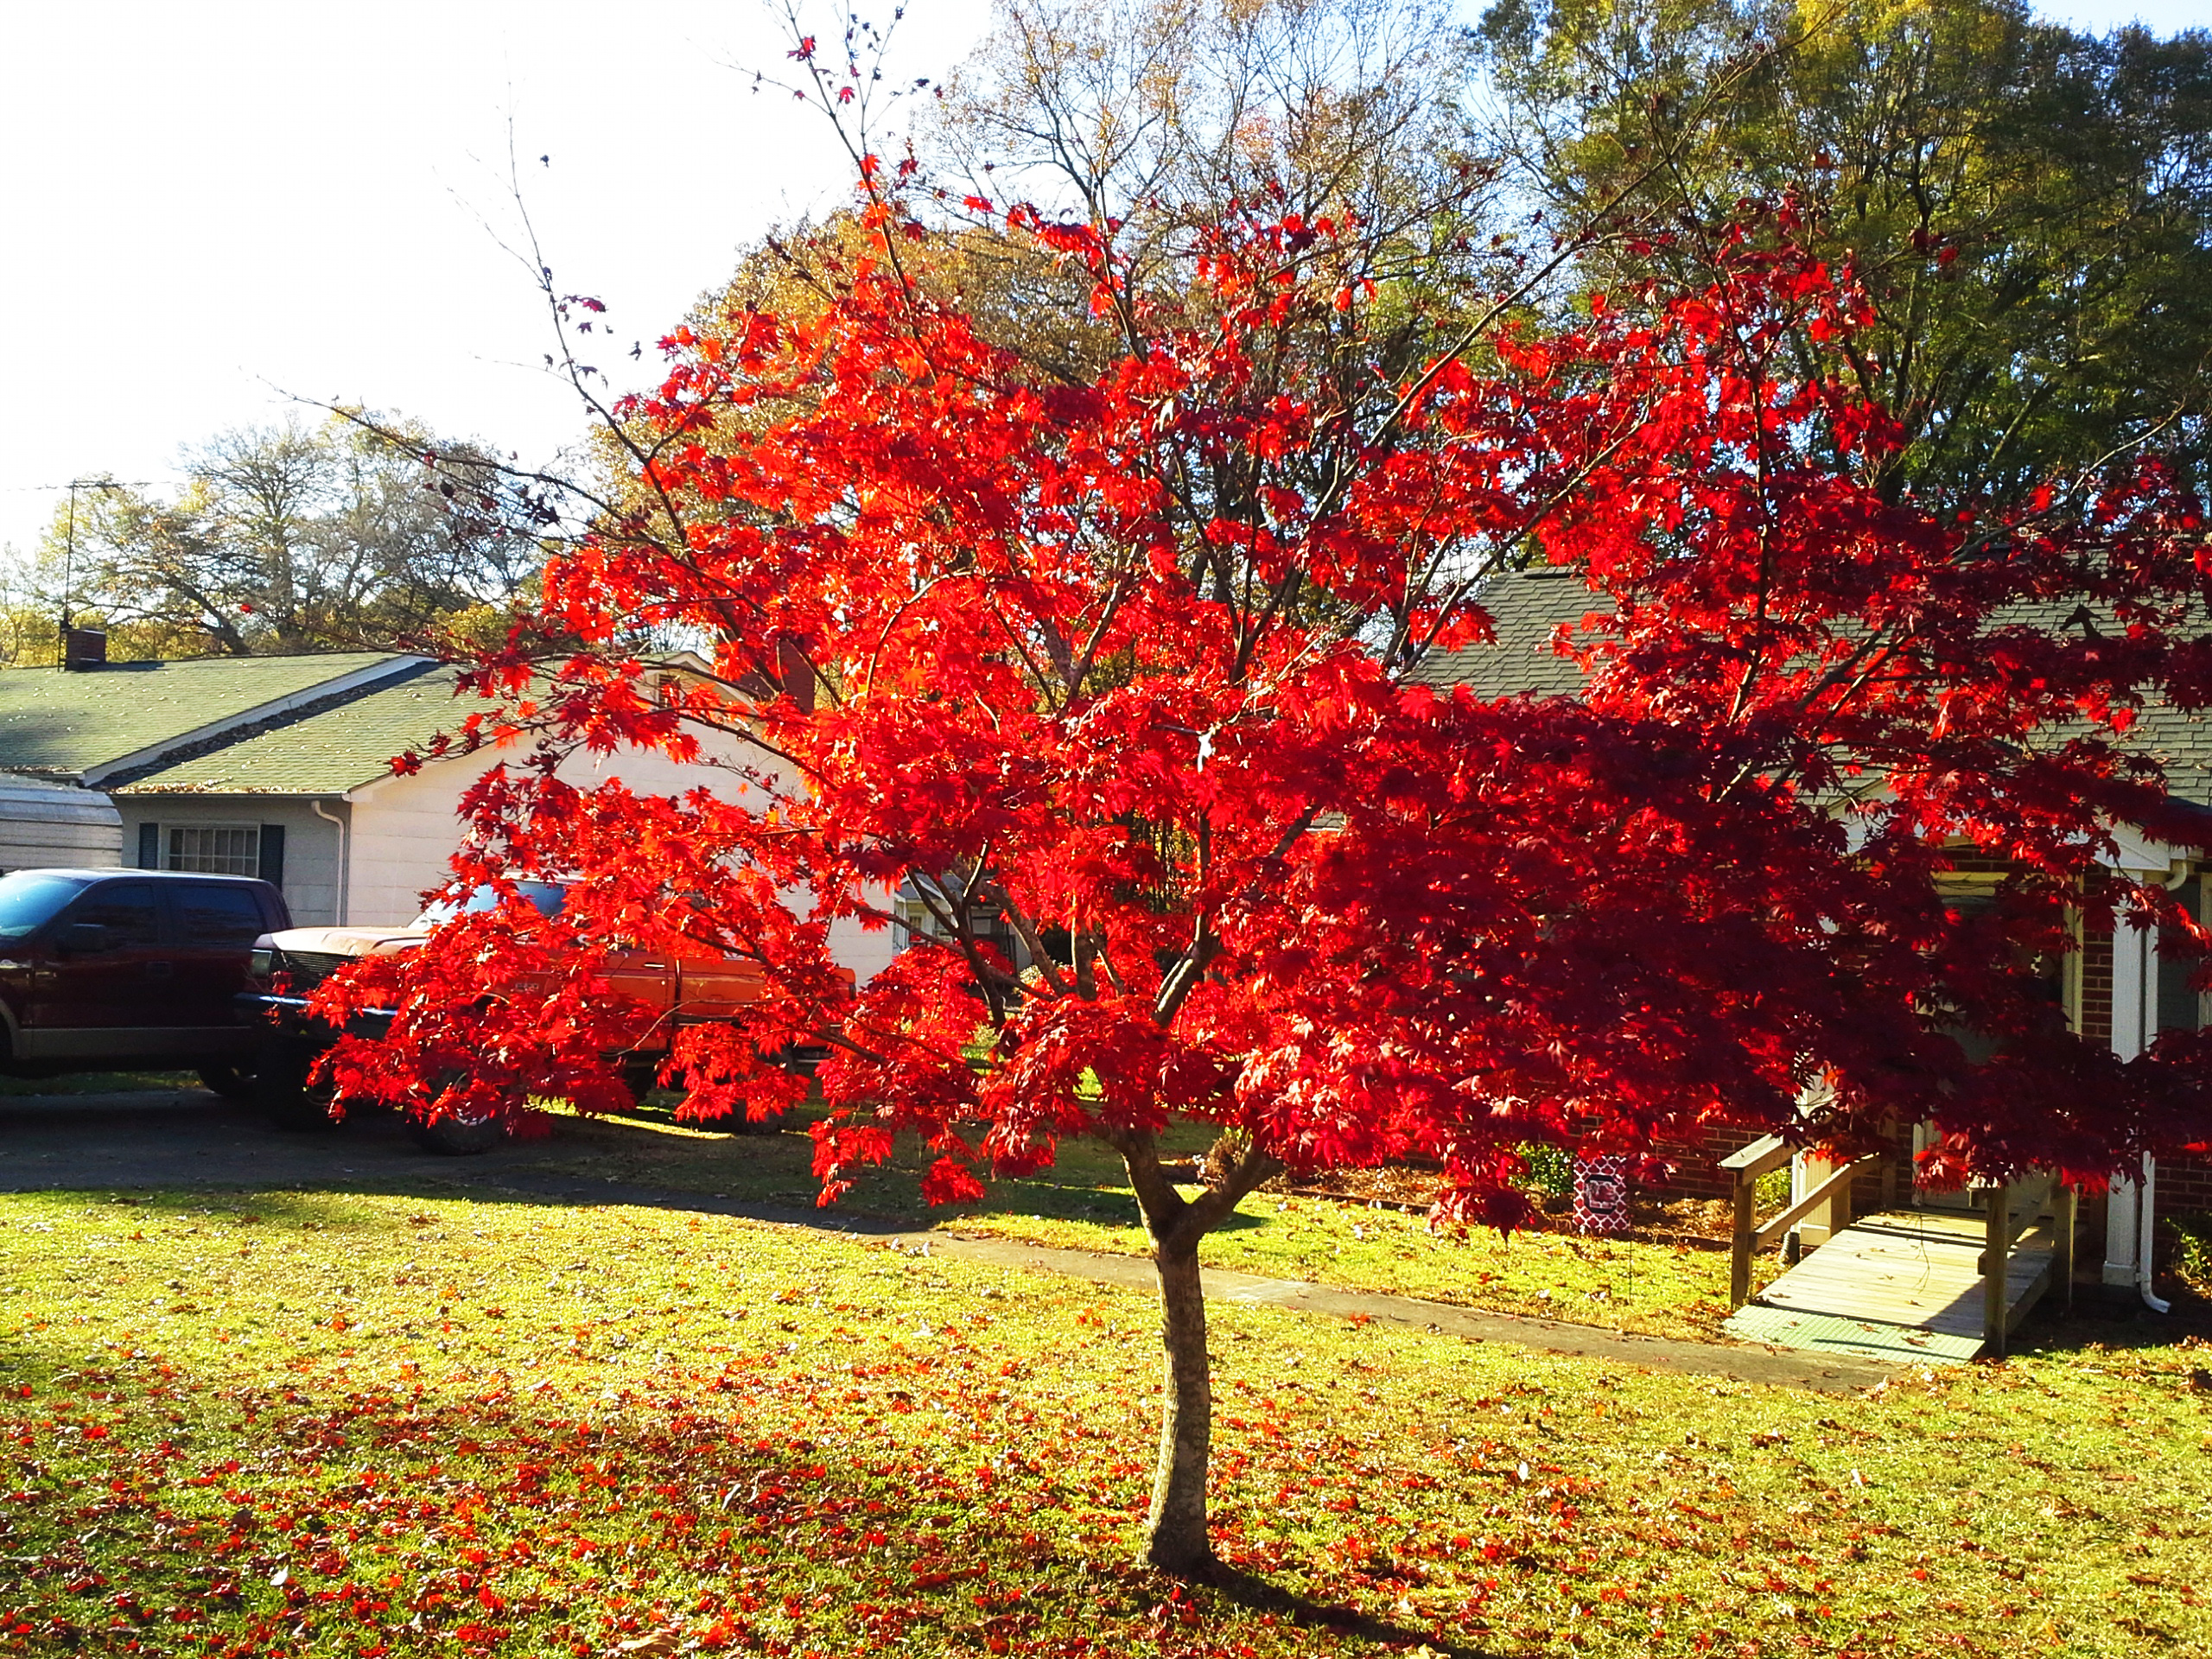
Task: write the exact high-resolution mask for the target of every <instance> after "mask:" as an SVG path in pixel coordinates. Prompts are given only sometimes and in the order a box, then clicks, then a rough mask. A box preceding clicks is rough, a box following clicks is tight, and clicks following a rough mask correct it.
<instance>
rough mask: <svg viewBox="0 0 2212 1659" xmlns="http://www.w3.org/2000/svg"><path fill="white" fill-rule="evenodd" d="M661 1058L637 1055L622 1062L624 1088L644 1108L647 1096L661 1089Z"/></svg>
mask: <svg viewBox="0 0 2212 1659" xmlns="http://www.w3.org/2000/svg"><path fill="white" fill-rule="evenodd" d="M660 1061H661V1057H660V1056H659V1055H658V1054H647V1055H635V1056H632V1057H631V1058H626V1059H625V1060H624V1061H623V1062H622V1086H623V1087H624V1088H626V1089H627V1090H629V1091H630V1098H631V1099H632V1100H634V1101H636V1102H637V1103H638V1104H639V1105H640V1106H642V1105H644V1104H645V1096H647V1095H650V1094H651V1093H652V1091H653V1090H656V1089H658V1088H659V1087H660V1081H659V1073H660Z"/></svg>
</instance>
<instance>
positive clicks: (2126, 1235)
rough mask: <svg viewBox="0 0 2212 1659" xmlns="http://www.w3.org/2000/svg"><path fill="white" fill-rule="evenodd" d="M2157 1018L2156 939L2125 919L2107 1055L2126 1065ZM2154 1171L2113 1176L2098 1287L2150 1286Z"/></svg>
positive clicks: (2116, 950)
mask: <svg viewBox="0 0 2212 1659" xmlns="http://www.w3.org/2000/svg"><path fill="white" fill-rule="evenodd" d="M2157 1027H2158V930H2157V929H2156V928H2135V927H2131V926H2129V925H2127V922H2126V919H2125V918H2122V919H2120V920H2118V921H2116V922H2114V923H2113V934H2112V1052H2113V1053H2115V1054H2117V1055H2119V1056H2120V1058H2121V1059H2123V1060H2132V1059H2133V1058H2135V1057H2136V1056H2137V1055H2139V1054H2140V1053H2141V1052H2143V1051H2144V1050H2145V1049H2146V1048H2148V1047H2149V1046H2151V1044H2152V1041H2153V1040H2154V1039H2156V1038H2157V1036H2158V1029H2157ZM2157 1180H2158V1166H2157V1165H2156V1164H2154V1163H2153V1162H2152V1160H2150V1159H2148V1158H2145V1159H2144V1160H2143V1165H2142V1171H2141V1175H2140V1179H2134V1180H2130V1179H2126V1177H2114V1178H2113V1184H2112V1192H2111V1196H2110V1198H2108V1199H2107V1202H2106V1205H2105V1266H2104V1282H2105V1283H2107V1284H2108V1285H2140V1286H2142V1287H2143V1288H2144V1290H2145V1294H2148V1292H2149V1290H2150V1286H2151V1251H2152V1243H2153V1234H2152V1217H2153V1210H2152V1205H2153V1203H2154V1201H2155V1198H2156V1195H2157V1185H2156V1184H2157Z"/></svg>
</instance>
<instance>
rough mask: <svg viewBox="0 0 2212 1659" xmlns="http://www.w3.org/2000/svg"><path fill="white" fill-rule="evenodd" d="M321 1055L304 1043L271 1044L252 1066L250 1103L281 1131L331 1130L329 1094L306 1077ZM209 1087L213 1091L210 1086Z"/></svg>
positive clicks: (334, 1125)
mask: <svg viewBox="0 0 2212 1659" xmlns="http://www.w3.org/2000/svg"><path fill="white" fill-rule="evenodd" d="M319 1053H320V1051H318V1050H316V1049H314V1048H310V1047H308V1046H307V1045H306V1044H304V1043H271V1044H270V1045H269V1046H267V1047H265V1048H264V1049H263V1050H262V1051H261V1052H260V1054H259V1055H258V1056H257V1058H256V1059H255V1061H254V1065H253V1073H252V1077H253V1102H254V1104H255V1105H257V1106H258V1107H259V1108H260V1109H261V1115H262V1116H264V1117H265V1118H267V1119H268V1120H269V1122H270V1123H271V1124H272V1125H274V1126H275V1127H276V1128H280V1129H302V1130H310V1129H331V1128H336V1127H337V1124H336V1122H335V1121H334V1119H333V1118H332V1117H331V1116H330V1091H329V1090H328V1089H327V1088H326V1087H324V1086H322V1085H321V1084H314V1085H311V1084H309V1082H308V1072H309V1071H312V1070H313V1069H314V1066H315V1060H316V1058H318V1057H319ZM209 1086H210V1087H213V1084H212V1083H211V1084H210V1085H209Z"/></svg>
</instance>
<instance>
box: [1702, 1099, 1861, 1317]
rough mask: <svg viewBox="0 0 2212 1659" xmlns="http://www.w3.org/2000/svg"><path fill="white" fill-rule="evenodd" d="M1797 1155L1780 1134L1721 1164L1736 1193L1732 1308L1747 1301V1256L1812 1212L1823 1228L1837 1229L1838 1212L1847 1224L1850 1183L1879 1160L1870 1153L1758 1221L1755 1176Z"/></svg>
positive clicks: (1730, 1286)
mask: <svg viewBox="0 0 2212 1659" xmlns="http://www.w3.org/2000/svg"><path fill="white" fill-rule="evenodd" d="M1796 1155H1797V1148H1796V1147H1793V1146H1791V1145H1790V1144H1789V1142H1788V1141H1784V1140H1783V1138H1782V1137H1781V1136H1780V1135H1766V1136H1764V1137H1762V1138H1761V1139H1759V1140H1757V1141H1752V1142H1751V1145H1750V1146H1748V1147H1745V1148H1744V1149H1743V1150H1742V1151H1741V1152H1738V1153H1736V1154H1733V1155H1732V1156H1731V1157H1727V1158H1724V1159H1722V1160H1720V1167H1721V1168H1723V1169H1725V1170H1726V1171H1728V1172H1729V1173H1730V1175H1731V1176H1732V1178H1733V1183H1734V1189H1735V1205H1736V1224H1735V1228H1734V1232H1733V1236H1732V1239H1731V1241H1730V1246H1729V1258H1728V1306H1729V1307H1730V1309H1731V1310H1733V1309H1736V1308H1738V1307H1741V1306H1743V1305H1744V1304H1745V1302H1747V1301H1749V1300H1751V1257H1752V1256H1753V1255H1755V1254H1757V1252H1758V1249H1759V1247H1760V1246H1761V1245H1763V1244H1764V1243H1767V1242H1768V1241H1769V1240H1770V1239H1772V1238H1775V1237H1777V1236H1780V1235H1781V1234H1783V1233H1784V1232H1787V1231H1788V1230H1789V1229H1790V1228H1792V1227H1795V1226H1796V1224H1798V1223H1799V1222H1801V1221H1802V1220H1804V1219H1805V1217H1808V1216H1809V1215H1811V1214H1812V1213H1813V1212H1814V1211H1816V1210H1821V1209H1828V1210H1829V1212H1830V1220H1829V1224H1828V1230H1829V1231H1830V1232H1838V1231H1840V1230H1841V1229H1840V1227H1839V1226H1838V1225H1837V1224H1836V1222H1835V1220H1834V1217H1835V1216H1836V1215H1838V1214H1840V1215H1841V1216H1842V1217H1843V1218H1844V1221H1845V1222H1846V1223H1847V1222H1848V1221H1849V1219H1850V1210H1851V1184H1852V1182H1853V1180H1855V1179H1857V1178H1858V1175H1859V1171H1860V1170H1862V1169H1865V1168H1866V1166H1868V1165H1869V1164H1878V1163H1880V1162H1881V1161H1882V1159H1881V1158H1880V1156H1879V1155H1878V1154H1872V1155H1869V1156H1867V1157H1865V1158H1860V1159H1857V1160H1854V1161H1853V1162H1851V1163H1848V1164H1845V1165H1843V1166H1841V1167H1840V1168H1839V1169H1837V1170H1835V1171H1834V1173H1832V1174H1830V1175H1829V1176H1828V1178H1827V1179H1826V1180H1824V1181H1822V1182H1821V1184H1820V1185H1818V1186H1816V1187H1815V1188H1814V1189H1813V1190H1812V1191H1811V1192H1808V1193H1807V1194H1806V1195H1805V1196H1804V1197H1803V1198H1800V1199H1798V1200H1797V1202H1796V1203H1795V1204H1793V1205H1789V1207H1788V1208H1787V1209H1785V1210H1783V1211H1782V1212H1781V1213H1780V1214H1779V1215H1777V1216H1775V1217H1773V1218H1772V1219H1771V1220H1769V1221H1764V1222H1762V1221H1760V1220H1759V1219H1758V1179H1759V1177H1760V1176H1762V1175H1764V1174H1765V1173H1767V1172H1768V1171H1770V1170H1776V1169H1779V1168H1781V1167H1782V1166H1783V1165H1784V1164H1786V1163H1788V1162H1789V1160H1791V1159H1792V1158H1794V1157H1796Z"/></svg>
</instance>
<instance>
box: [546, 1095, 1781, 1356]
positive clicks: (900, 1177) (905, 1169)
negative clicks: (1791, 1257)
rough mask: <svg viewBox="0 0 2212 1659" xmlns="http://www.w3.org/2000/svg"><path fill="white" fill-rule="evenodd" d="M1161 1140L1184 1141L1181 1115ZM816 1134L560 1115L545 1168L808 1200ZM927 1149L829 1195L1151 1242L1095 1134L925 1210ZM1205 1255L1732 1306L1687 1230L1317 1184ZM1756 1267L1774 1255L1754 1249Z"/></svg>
mask: <svg viewBox="0 0 2212 1659" xmlns="http://www.w3.org/2000/svg"><path fill="white" fill-rule="evenodd" d="M1171 1144H1172V1149H1173V1150H1177V1151H1182V1152H1195V1151H1197V1150H1198V1149H1200V1148H1201V1147H1203V1146H1204V1144H1205V1131H1204V1130H1203V1128H1196V1127H1193V1128H1188V1129H1186V1130H1185V1131H1183V1132H1182V1133H1181V1134H1179V1135H1177V1136H1175V1137H1174V1138H1173V1142H1172V1143H1171ZM811 1155H812V1143H811V1142H810V1141H809V1140H808V1138H807V1137H806V1135H805V1134H804V1129H803V1128H802V1127H798V1126H793V1127H789V1128H779V1129H777V1130H774V1131H772V1132H770V1133H766V1134H751V1135H731V1134H728V1133H721V1132H715V1131H713V1130H710V1129H709V1130H702V1129H700V1128H687V1127H685V1126H683V1125H679V1124H677V1123H675V1122H672V1121H671V1119H670V1118H669V1117H668V1116H667V1114H666V1112H665V1110H659V1111H654V1112H649V1113H646V1114H643V1115H641V1116H638V1117H635V1118H626V1119H622V1120H619V1121H614V1122H606V1123H601V1124H596V1125H592V1124H583V1123H579V1122H577V1121H576V1120H575V1119H573V1118H569V1119H562V1120H557V1121H556V1126H555V1135H554V1137H553V1138H552V1139H550V1140H549V1141H546V1142H544V1143H543V1166H544V1167H547V1168H568V1169H574V1170H575V1171H577V1172H579V1173H588V1174H590V1175H593V1176H595V1177H602V1178H620V1179H626V1180H632V1181H639V1182H645V1183H651V1184H653V1185H666V1186H672V1187H677V1188H683V1189H689V1190H692V1191H701V1192H719V1193H722V1194H725V1195H727V1196H729V1197H732V1198H744V1199H751V1200H753V1201H755V1202H760V1203H767V1204H777V1205H788V1206H791V1207H794V1208H805V1207H810V1206H812V1205H813V1204H814V1201H815V1197H816V1193H817V1186H816V1184H815V1181H814V1178H813V1175H812V1173H811V1171H810V1158H811ZM928 1162H929V1159H928V1157H927V1155H925V1154H924V1153H923V1152H922V1150H921V1149H920V1148H919V1147H918V1146H916V1145H913V1144H911V1142H910V1141H906V1140H902V1142H901V1146H900V1150H899V1156H898V1157H897V1158H896V1159H895V1160H894V1161H893V1164H892V1165H891V1166H890V1167H888V1168H887V1169H884V1170H880V1171H870V1172H866V1173H863V1174H862V1175H861V1179H860V1180H859V1183H858V1185H857V1186H856V1187H855V1191H854V1192H853V1193H852V1194H851V1195H850V1196H849V1197H848V1198H845V1199H844V1200H843V1201H842V1204H841V1205H839V1206H838V1209H839V1211H841V1212H842V1213H846V1214H850V1215H855V1216H872V1217H892V1218H894V1219H899V1220H903V1221H906V1222H907V1223H909V1224H912V1225H914V1226H916V1227H944V1228H949V1229H951V1230H957V1231H960V1232H966V1233H976V1234H984V1235H988V1236H993V1237H999V1238H1008V1239H1018V1240H1021V1241H1023V1242H1026V1243H1038V1244H1045V1245H1052V1246H1058V1247H1061V1248H1065V1249H1084V1250H1103V1251H1108V1252H1111V1253H1115V1254H1122V1255H1141V1254H1143V1253H1144V1252H1145V1250H1146V1249H1147V1244H1146V1240H1145V1236H1144V1232H1143V1229H1142V1226H1141V1224H1140V1221H1139V1219H1138V1215H1137V1207H1136V1199H1135V1197H1134V1196H1133V1195H1132V1194H1131V1193H1130V1192H1129V1189H1128V1182H1127V1178H1126V1176H1125V1175H1124V1174H1123V1173H1122V1166H1121V1162H1120V1160H1119V1159H1118V1158H1117V1157H1116V1156H1115V1155H1114V1154H1112V1153H1111V1152H1110V1151H1109V1150H1107V1149H1106V1148H1104V1147H1100V1146H1098V1145H1096V1144H1095V1143H1092V1142H1089V1141H1067V1142H1064V1143H1063V1144H1062V1146H1061V1147H1060V1149H1059V1157H1058V1162H1057V1163H1056V1164H1055V1166H1053V1167H1052V1168H1051V1169H1047V1170H1044V1171H1041V1172H1039V1173H1038V1174H1036V1175H1034V1176H1031V1177H1027V1178H1025V1179H1019V1180H999V1181H995V1182H993V1183H991V1185H990V1188H989V1192H988V1197H987V1198H986V1200H985V1202H984V1203H983V1204H982V1205H976V1206H963V1207H962V1208H959V1209H957V1210H931V1208H930V1207H929V1206H928V1205H925V1204H924V1203H923V1202H922V1200H921V1192H920V1175H921V1171H922V1170H923V1169H924V1168H925V1166H927V1164H928ZM1205 1261H1206V1263H1207V1265H1208V1266H1210V1267H1215V1268H1228V1269H1230V1270H1232V1271H1236V1272H1239V1273H1250V1274H1260V1275H1262V1276H1264V1277H1268V1278H1279V1279H1301V1280H1311V1281H1317V1282H1319V1283H1323V1284H1328V1285H1334V1286H1339V1287H1347V1288H1353V1289H1362V1290H1377V1291H1386V1292H1391V1293H1395V1294H1402V1295H1409V1296H1420V1297H1425V1298H1429V1299H1432V1300H1438V1301H1445V1302H1452V1303H1457V1304H1460V1305H1462V1306H1473V1307H1484V1308H1491V1309H1497V1310H1499V1311H1502V1312H1507V1313H1528V1314H1533V1315H1536V1316H1539V1317H1542V1318H1547V1319H1567V1320H1572V1321H1575V1322H1578V1323H1581V1324H1586V1325H1605V1326H1611V1327H1613V1328H1616V1329H1619V1330H1624V1331H1632V1332H1643V1333H1646V1334H1650V1335H1656V1336H1679V1337H1694V1338H1712V1337H1713V1336H1716V1335H1717V1334H1718V1333H1719V1326H1720V1322H1721V1321H1722V1320H1723V1319H1726V1317H1727V1315H1728V1311H1729V1310H1728V1305H1727V1291H1728V1258H1727V1255H1726V1253H1725V1252H1723V1251H1720V1250H1717V1249H1709V1248H1702V1247H1700V1246H1696V1245H1692V1244H1688V1243H1650V1242H1648V1241H1631V1240H1601V1239H1585V1238H1580V1237H1575V1236H1570V1235H1566V1234H1560V1233H1552V1232H1523V1233H1517V1234H1515V1235H1513V1236H1510V1238H1509V1237H1502V1236H1499V1235H1498V1234H1497V1233H1495V1232H1490V1231H1485V1230H1471V1231H1468V1232H1465V1233H1457V1232H1446V1233H1437V1232H1433V1231H1432V1230H1430V1229H1429V1227H1428V1225H1427V1217H1423V1216H1421V1215H1415V1214H1408V1213H1407V1212H1406V1211H1402V1210H1397V1209H1385V1208H1379V1207H1378V1208H1371V1209H1370V1208H1363V1207H1360V1206H1357V1205H1347V1204H1344V1203H1342V1202H1338V1201H1336V1200H1332V1199H1326V1198H1306V1197H1301V1196H1298V1195H1296V1194H1292V1193H1281V1192H1272V1191H1268V1192H1255V1193H1253V1194H1251V1195H1250V1196H1249V1197H1248V1198H1246V1199H1245V1200H1244V1201H1243V1204H1242V1205H1239V1206H1238V1210H1237V1213H1236V1217H1234V1218H1233V1219H1232V1220H1231V1221H1230V1224H1229V1225H1227V1226H1226V1227H1224V1229H1223V1230H1221V1231H1219V1232H1218V1233H1216V1234H1215V1235H1214V1236H1212V1237H1211V1238H1209V1239H1208V1240H1207V1242H1206V1245H1205ZM1758 1265H1759V1276H1760V1279H1761V1281H1764V1279H1765V1278H1767V1277H1770V1276H1771V1275H1772V1274H1774V1273H1775V1272H1777V1271H1779V1268H1780V1262H1779V1258H1778V1256H1777V1255H1775V1254H1773V1253H1769V1254H1768V1255H1765V1256H1764V1257H1762V1258H1761V1259H1760V1262H1759V1264H1758Z"/></svg>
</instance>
